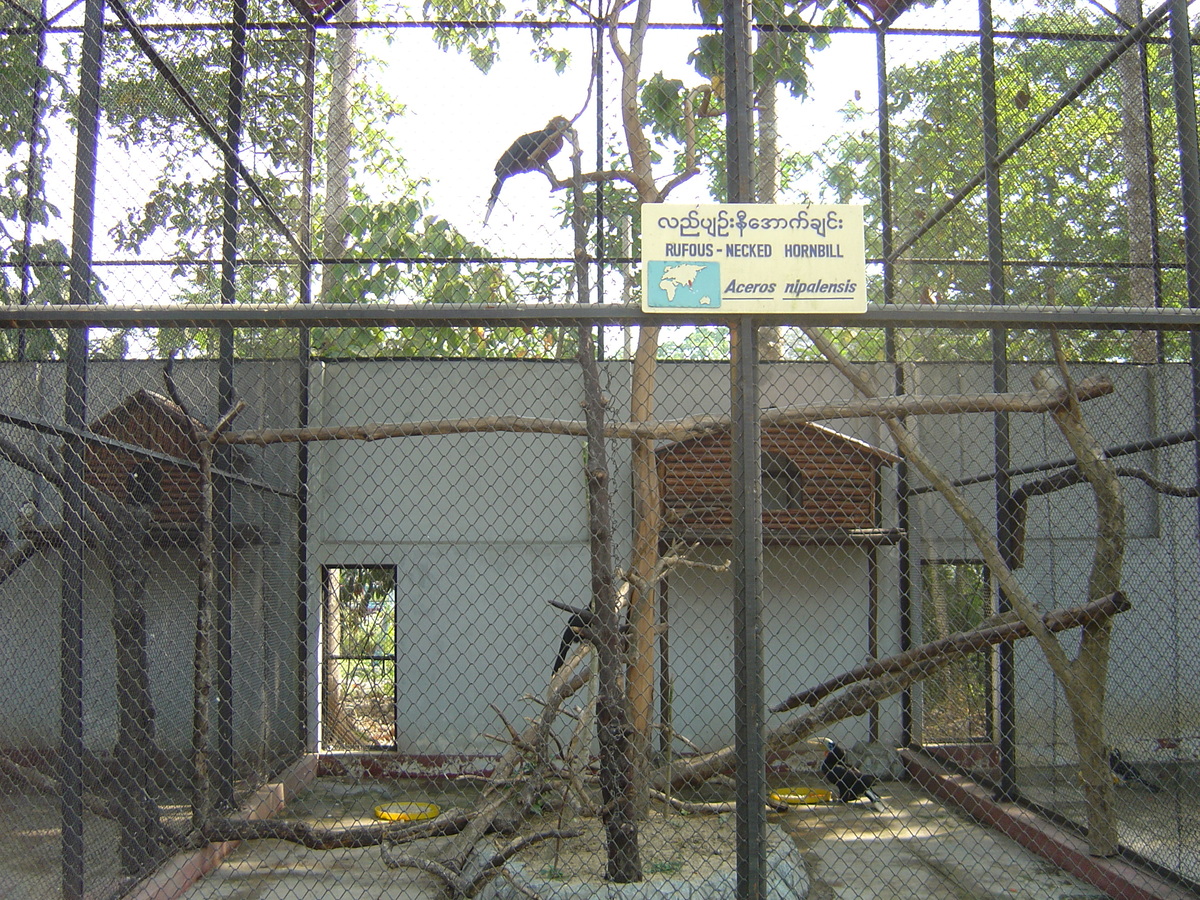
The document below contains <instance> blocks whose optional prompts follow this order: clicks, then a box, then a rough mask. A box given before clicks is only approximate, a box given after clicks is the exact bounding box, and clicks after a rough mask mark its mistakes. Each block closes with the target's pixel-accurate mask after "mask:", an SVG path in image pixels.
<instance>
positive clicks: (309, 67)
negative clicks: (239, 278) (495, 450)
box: [296, 25, 319, 753]
mask: <svg viewBox="0 0 1200 900" xmlns="http://www.w3.org/2000/svg"><path fill="white" fill-rule="evenodd" d="M303 71H304V92H305V93H304V130H303V132H302V134H301V138H300V144H301V146H300V156H301V160H300V165H301V167H302V171H303V174H302V176H301V185H300V234H299V238H300V243H301V245H302V246H303V247H304V250H305V252H306V253H307V254H308V256H307V257H306V258H305V259H302V260H300V285H299V289H300V302H301V303H303V304H307V303H312V283H313V260H312V181H313V178H312V170H313V148H314V146H315V140H314V130H315V127H316V126H315V116H314V113H313V110H314V106H315V100H314V95H315V93H316V80H317V78H316V73H317V30H316V28H314V27H313V26H312V25H309V26H308V27H307V28H305V29H304V66H303ZM296 356H297V360H298V361H299V363H300V410H299V417H298V418H299V421H298V424H299V426H300V427H301V428H304V427H306V426H307V425H308V422H309V415H310V411H311V405H312V397H311V387H312V386H311V373H310V371H309V370H310V367H311V365H312V342H311V332H310V330H309V329H308V328H307V327H304V328H301V329H300V332H299V346H298V347H297V348H296ZM308 478H309V465H308V442H307V441H301V442H300V443H299V445H298V446H297V447H296V651H297V654H298V657H297V672H298V674H299V678H298V679H297V681H298V684H299V690H300V693H299V696H298V697H297V704H296V705H297V708H296V713H297V715H296V722H297V725H298V730H299V733H298V735H297V739H298V744H299V746H301V747H303V748H304V749H305V750H307V751H308V752H310V753H311V752H316V751H317V750H318V749H319V747H318V746H317V741H316V729H315V728H314V729H312V732H311V734H310V733H309V728H308V722H309V715H310V710H309V705H310V703H312V702H314V701H315V699H316V697H317V691H316V690H315V689H314V688H313V686H311V685H310V682H309V679H310V674H311V673H310V671H309V665H310V661H311V660H312V656H311V655H310V652H309V650H310V648H309V641H310V639H311V638H310V635H309V629H308V616H309V604H308Z"/></svg>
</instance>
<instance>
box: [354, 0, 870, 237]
mask: <svg viewBox="0 0 1200 900" xmlns="http://www.w3.org/2000/svg"><path fill="white" fill-rule="evenodd" d="M655 9H656V12H655V19H656V21H670V20H672V19H673V20H674V21H694V20H695V19H696V15H695V13H693V12H692V11H691V8H690V4H689V3H686V2H683V3H681V2H680V0H661V2H660V3H658V4H656V7H655ZM554 37H555V40H556V42H558V43H564V44H565V43H567V42H568V41H570V42H571V44H572V45H573V46H572V52H573V61H572V65H571V66H570V67H569V68H568V70H567V71H566V72H565V73H564V74H563V75H561V76H558V75H556V74H555V73H554V70H553V67H552V66H551V65H550V64H549V63H539V62H536V61H535V60H534V59H533V58H532V57H531V48H532V43H531V41H530V39H529V38H528V36H526V35H523V34H516V33H513V32H509V31H506V32H502V41H503V46H502V50H501V59H500V62H499V63H498V64H497V65H496V66H495V68H494V69H493V70H492V71H491V72H490V73H489V74H487V75H484V74H483V73H481V72H479V70H478V69H476V68H475V67H474V65H473V64H472V63H471V62H470V61H469V60H468V59H467V58H466V57H465V56H459V55H457V54H453V53H442V52H441V51H440V50H438V49H437V48H436V47H434V46H433V43H432V40H431V39H430V35H429V34H428V33H427V32H417V31H412V32H410V33H404V34H401V35H399V36H398V37H397V39H396V40H397V43H396V44H394V45H393V47H392V48H390V50H389V49H388V48H386V47H385V46H384V45H383V40H382V37H375V38H372V39H369V40H365V41H364V42H363V43H362V45H361V46H362V47H363V49H364V50H365V51H367V52H369V53H371V54H372V55H375V56H378V57H381V58H385V59H389V60H390V64H389V81H388V82H387V83H386V87H387V88H388V90H389V91H390V92H391V93H393V94H394V95H395V96H396V97H398V98H399V99H400V100H401V101H402V102H403V103H405V104H406V105H407V107H408V114H407V115H406V116H405V117H404V118H403V119H400V120H397V121H396V122H395V123H394V125H393V127H394V128H396V129H398V130H399V129H403V131H404V132H407V133H406V134H403V136H402V137H401V141H402V144H403V146H404V147H405V153H406V156H407V159H408V163H409V169H410V172H411V173H412V174H420V175H426V176H428V177H429V178H430V180H431V181H432V182H433V188H432V194H433V197H434V201H435V209H436V211H437V212H438V213H439V214H440V215H442V216H444V217H446V218H448V219H450V220H451V221H453V222H454V223H455V225H456V226H457V227H458V228H460V229H461V230H462V231H464V232H465V233H466V234H467V235H468V236H470V237H471V238H473V239H475V240H477V241H480V242H482V243H484V244H486V245H487V246H489V247H490V248H492V249H494V250H498V251H500V252H507V251H506V250H505V249H503V247H502V245H505V244H508V245H509V247H508V249H509V250H511V251H513V252H514V253H517V254H519V253H521V252H523V251H521V250H520V248H519V247H517V246H516V245H514V244H513V243H512V241H511V240H510V239H506V235H508V234H510V233H511V232H512V231H523V232H526V233H527V232H528V231H529V230H531V229H533V230H536V229H538V228H539V227H540V226H539V223H542V222H545V223H547V226H546V227H554V226H553V225H552V224H551V223H552V222H554V219H553V209H554V208H555V205H556V203H557V201H556V200H555V199H552V198H551V197H550V196H549V192H548V190H547V188H548V185H547V182H546V180H545V178H543V177H542V176H541V175H538V174H524V175H519V176H515V177H513V178H511V179H509V180H508V182H507V183H506V184H505V186H504V190H503V192H502V194H501V198H500V203H499V205H498V206H497V208H496V211H495V213H493V215H492V219H491V221H490V223H489V227H488V228H487V229H484V228H483V227H482V217H483V211H484V206H485V204H486V198H487V193H488V190H489V189H490V187H491V184H492V181H493V167H494V166H495V163H496V159H497V158H498V157H499V156H500V154H501V153H502V152H503V151H504V149H505V148H506V147H507V146H508V145H509V144H510V143H511V142H512V140H513V139H514V138H516V137H517V136H518V135H520V134H523V133H525V132H528V131H533V130H536V129H538V128H541V127H542V126H544V125H545V123H546V122H547V120H549V119H550V117H551V116H554V115H566V116H568V117H571V116H574V115H575V114H576V113H578V112H579V110H580V108H581V107H582V105H583V103H584V100H585V98H586V97H587V89H588V84H587V80H588V64H587V59H588V57H589V54H590V43H589V41H588V36H587V34H586V33H585V32H583V31H571V32H560V33H559V34H556V35H555V36H554ZM695 38H696V35H695V33H694V32H690V31H681V30H676V31H665V30H660V31H654V32H652V33H651V35H650V38H649V40H648V44H647V57H646V60H645V63H644V65H643V77H648V76H650V75H651V74H653V73H654V72H656V71H662V72H663V73H664V75H665V76H666V77H668V78H677V79H681V80H682V81H683V82H684V83H685V84H686V85H689V86H698V85H700V84H701V83H702V80H701V79H700V77H699V76H698V75H697V74H696V72H695V71H694V69H692V67H691V66H690V65H689V64H688V62H687V56H688V53H689V52H690V50H691V49H692V48H693V47H694V46H695ZM398 48H402V49H401V51H400V52H397V49H398ZM817 62H818V68H817V70H815V73H814V83H813V96H812V97H811V98H810V99H808V100H806V101H804V102H803V103H798V102H792V103H788V104H781V113H782V125H783V135H782V138H781V143H782V144H783V145H784V146H786V147H787V148H788V149H789V150H792V151H795V150H810V149H814V148H815V147H816V146H817V145H819V144H820V143H821V141H822V140H823V139H824V137H825V136H826V135H828V134H829V133H831V132H832V131H834V130H836V129H837V127H838V117H837V111H838V110H839V109H840V108H841V107H843V106H844V105H845V104H846V103H847V102H848V101H850V100H851V99H852V98H853V97H854V94H855V92H856V91H858V92H860V93H861V95H862V97H863V101H862V102H863V103H865V104H867V105H868V106H870V105H873V103H874V101H873V99H872V98H873V97H874V93H875V91H874V88H875V75H874V42H873V40H872V39H870V38H869V37H866V38H842V39H841V40H840V41H839V56H838V58H837V59H834V58H833V56H832V55H831V54H818V56H817ZM606 66H607V67H608V68H607V72H606V78H607V79H608V81H609V96H608V99H607V101H606V102H607V104H608V106H607V109H606V110H605V117H606V122H607V126H606V127H607V129H608V130H609V131H610V134H612V135H615V134H616V130H617V129H618V128H619V110H618V109H617V106H616V104H615V102H614V99H613V91H614V90H615V86H616V79H617V74H618V73H617V68H616V65H615V62H614V61H613V60H612V58H611V55H610V56H609V57H608V59H607V60H606ZM431 73H432V76H431ZM595 103H596V97H595V96H594V95H593V96H592V99H591V102H590V103H589V106H588V109H587V111H586V112H585V113H584V115H583V116H582V117H581V118H580V119H579V121H578V122H577V125H576V127H577V128H578V129H579V131H580V133H581V137H582V140H583V143H584V163H583V164H584V167H585V170H590V169H591V168H592V167H593V164H594V161H595V144H594V133H595V131H594V124H595V115H596V114H595ZM722 121H723V120H722ZM612 139H613V138H612V137H610V140H612ZM553 166H554V169H555V171H556V172H557V173H558V174H559V175H560V176H565V175H566V174H567V172H569V162H568V154H567V152H566V151H565V150H564V152H562V153H560V154H559V156H557V157H556V158H555V160H554V162H553ZM672 199H673V200H684V201H686V200H706V199H708V198H707V196H706V192H705V185H704V178H702V177H697V178H696V179H694V180H693V181H692V182H691V183H689V184H688V185H686V186H685V187H684V188H683V189H681V190H680V191H679V192H678V193H676V194H673V195H672ZM529 249H531V248H529V247H526V248H525V252H527V251H528V250H529Z"/></svg>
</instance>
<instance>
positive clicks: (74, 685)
mask: <svg viewBox="0 0 1200 900" xmlns="http://www.w3.org/2000/svg"><path fill="white" fill-rule="evenodd" d="M80 55H81V66H80V78H79V109H78V122H79V126H78V127H79V136H78V139H77V142H76V151H75V203H74V207H73V210H72V225H71V272H70V279H69V286H68V291H69V296H68V301H69V302H70V303H72V304H74V305H78V306H85V305H87V303H88V302H89V300H90V299H91V290H92V235H93V229H94V228H95V214H96V161H97V158H98V146H99V135H100V80H101V73H102V66H103V56H104V0H87V2H86V3H85V5H84V16H83V44H82V48H81V53H80ZM87 344H88V331H87V329H86V328H77V329H73V330H72V331H71V332H70V333H69V334H68V335H67V372H66V394H65V397H64V400H63V403H64V409H63V421H64V423H65V424H66V426H67V428H68V429H71V430H72V431H73V432H75V433H79V432H82V431H83V430H84V429H85V428H86V427H87V363H88V358H87ZM83 465H84V464H83V442H82V441H80V440H79V439H78V438H77V437H75V436H74V435H72V436H71V437H69V438H68V439H66V440H65V441H64V442H63V480H64V491H63V531H64V535H65V542H64V545H63V565H62V613H61V615H62V618H61V623H60V639H61V644H60V647H59V653H60V676H59V690H60V708H59V717H60V736H59V737H60V745H59V779H60V783H61V785H62V792H61V804H62V808H61V811H62V841H61V852H62V894H63V897H64V900H78V898H81V897H82V896H83V888H84V858H83V597H84V593H83V587H84V585H83V580H84V578H83V576H84V551H85V548H86V543H87V535H86V534H85V533H84V527H85V526H84V501H83V491H84V483H83V476H84V469H83Z"/></svg>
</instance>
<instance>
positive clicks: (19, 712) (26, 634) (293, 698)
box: [0, 361, 302, 766]
mask: <svg viewBox="0 0 1200 900" xmlns="http://www.w3.org/2000/svg"><path fill="white" fill-rule="evenodd" d="M297 372H298V370H297V368H296V366H295V365H294V364H292V365H290V366H289V365H288V364H283V365H275V364H271V363H258V364H256V363H248V364H245V365H243V366H242V367H240V368H239V370H238V377H237V393H238V396H239V397H241V398H243V399H246V400H247V403H248V407H247V410H246V412H245V413H244V414H243V416H240V417H239V418H238V419H237V420H236V422H235V424H236V425H237V427H240V428H247V427H258V426H263V425H268V424H269V425H279V424H285V423H286V424H294V419H295V397H296V396H297V394H296V385H297V382H296V379H295V375H296V374H297ZM176 381H177V384H178V385H179V388H180V391H181V392H182V393H183V394H184V397H185V400H186V401H187V402H188V403H189V405H190V406H191V408H192V411H193V413H194V414H195V415H197V416H198V417H200V418H202V419H204V420H205V421H209V422H211V421H213V420H214V418H215V415H214V412H213V400H212V397H213V394H214V386H215V383H216V368H215V366H214V365H213V364H211V363H191V362H180V363H177V364H176ZM143 387H144V388H148V389H150V390H154V391H158V392H160V393H163V392H165V389H164V387H163V379H162V364H161V363H151V362H145V361H141V362H131V361H124V362H101V361H94V362H92V363H91V364H90V366H89V383H88V404H89V407H88V408H89V410H90V414H89V416H88V418H89V419H91V418H94V417H95V416H97V415H99V414H100V413H102V412H105V411H107V410H108V409H110V408H112V407H113V406H115V405H116V404H117V403H119V402H120V401H121V400H123V399H124V398H125V397H127V396H128V395H129V394H131V393H133V392H134V391H136V390H137V389H138V388H143ZM62 391H63V366H62V365H61V364H57V363H48V364H42V365H37V366H35V365H24V366H22V365H15V364H5V365H0V396H3V397H4V398H5V399H4V401H3V404H2V405H3V407H4V409H5V410H6V411H9V412H14V413H16V414H18V415H21V416H28V417H31V418H39V419H42V420H44V421H48V422H52V423H60V422H61V421H62V407H63V403H62ZM0 433H2V436H3V437H4V439H6V440H8V441H10V442H12V443H15V444H16V445H18V446H20V447H23V448H26V449H27V450H28V451H30V452H35V453H40V454H43V455H44V453H45V449H46V447H50V446H54V445H56V444H57V441H56V440H55V439H53V438H49V439H41V438H39V437H38V436H37V435H36V434H34V433H33V432H31V431H29V430H28V429H22V428H18V427H14V426H11V425H8V426H4V427H3V430H2V432H0ZM244 462H245V464H246V468H245V470H244V474H246V475H247V476H250V477H253V478H256V479H259V480H261V481H264V482H267V483H269V484H272V485H276V486H278V487H280V488H284V489H287V490H294V482H295V472H296V467H295V447H294V446H281V447H278V448H269V449H267V450H254V451H250V452H248V453H247V454H245V460H244ZM0 488H2V495H0V529H3V530H4V531H5V532H6V534H7V535H8V536H9V537H10V538H14V539H15V538H16V537H17V535H16V531H15V529H16V521H15V511H16V509H17V508H18V507H19V505H20V503H22V502H24V500H26V499H28V498H30V497H33V496H37V497H38V498H39V499H40V501H41V508H42V513H43V516H44V517H45V519H46V521H47V522H50V523H53V522H56V521H60V519H61V516H60V509H61V501H60V499H59V497H58V495H57V492H55V491H54V490H52V489H48V488H46V487H45V486H44V485H39V483H38V481H37V480H35V479H33V478H32V477H31V476H29V475H28V474H27V473H25V472H24V471H22V470H20V469H17V468H16V467H15V466H12V465H11V464H8V463H0ZM234 520H235V522H236V523H237V524H238V526H239V529H240V530H239V534H242V535H246V534H250V533H251V532H250V531H248V530H246V528H247V527H248V526H252V528H253V534H254V538H253V540H252V542H251V543H250V544H248V545H246V546H243V548H242V549H241V550H239V551H238V552H237V555H236V557H235V562H234V583H233V590H234V594H233V616H234V621H233V627H232V635H233V638H232V639H233V647H232V653H233V672H234V680H233V686H232V687H233V703H234V749H235V753H237V754H238V756H239V758H241V759H242V760H246V761H248V762H249V761H252V762H253V763H254V764H256V765H257V764H262V765H265V766H271V765H274V764H276V763H277V762H279V760H277V759H272V758H271V756H272V754H273V753H275V752H276V750H275V749H272V748H280V747H286V748H290V749H287V750H286V751H283V752H285V753H291V754H292V755H293V756H294V754H295V753H296V752H298V744H297V735H298V734H299V732H300V718H299V717H300V715H301V713H302V701H301V698H300V690H299V659H300V657H299V653H298V651H297V648H296V638H297V632H298V629H297V624H296V608H297V605H298V602H299V597H298V591H297V587H296V565H295V546H296V534H295V532H296V528H295V511H294V500H289V499H287V498H283V497H280V496H278V495H272V494H269V493H265V492H261V491H250V490H245V489H240V490H235V512H234ZM163 537H164V536H163V535H161V534H160V535H159V538H160V539H163ZM196 561H197V555H196V551H195V548H194V546H189V547H180V546H173V545H171V544H169V543H168V544H165V545H163V546H160V547H157V548H156V549H154V550H153V551H152V552H151V554H150V559H149V566H150V582H149V592H148V597H147V600H146V612H147V621H148V631H149V635H150V636H149V647H148V652H149V661H150V677H151V694H152V699H153V703H154V708H155V713H156V720H155V727H156V733H157V737H158V743H159V746H160V747H161V749H162V750H164V751H165V752H166V753H168V754H169V755H171V756H172V757H174V759H175V760H176V761H177V762H178V761H180V760H182V759H183V758H184V757H185V756H186V754H188V753H189V752H190V745H191V728H192V658H193V634H194V631H195V616H196V612H195V610H196V596H197V568H196ZM60 567H61V562H60V559H59V556H58V554H57V553H55V552H54V551H50V550H47V551H45V552H42V553H40V554H38V555H37V556H35V557H34V558H33V559H31V560H29V561H28V562H26V563H25V564H24V565H22V566H21V567H20V568H19V569H18V570H17V572H16V573H15V574H14V575H13V576H12V577H11V578H9V579H8V580H7V581H5V582H4V583H3V584H0V748H6V749H11V748H16V749H20V750H34V751H46V750H52V749H53V748H54V747H56V746H57V744H58V740H59V619H60V609H61V604H62V598H61V588H60V586H59V585H60ZM85 567H86V573H87V581H86V584H85V590H84V595H85V596H84V644H85V651H84V698H83V699H84V740H85V743H86V746H87V747H88V748H89V749H90V750H93V751H95V752H97V753H100V752H105V751H108V750H110V749H111V747H112V743H113V740H114V738H115V734H116V721H117V710H116V697H115V678H114V666H115V662H114V642H113V632H112V625H111V616H112V609H113V600H112V589H111V585H110V583H109V579H108V575H107V571H106V568H105V566H104V561H103V558H102V556H101V555H100V552H99V549H98V548H96V547H93V548H91V549H90V550H89V552H88V554H87V557H86V560H85Z"/></svg>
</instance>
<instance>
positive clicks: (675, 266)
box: [646, 260, 721, 309]
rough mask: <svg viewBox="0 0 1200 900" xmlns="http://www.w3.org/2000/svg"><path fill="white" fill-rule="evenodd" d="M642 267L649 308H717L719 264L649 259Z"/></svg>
mask: <svg viewBox="0 0 1200 900" xmlns="http://www.w3.org/2000/svg"><path fill="white" fill-rule="evenodd" d="M646 265H647V266H648V271H647V276H648V277H647V279H646V290H647V301H648V303H649V305H650V306H655V307H674V308H677V309H717V308H719V307H720V306H721V266H720V264H719V263H682V262H664V261H662V260H651V261H649V262H647V263H646Z"/></svg>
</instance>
